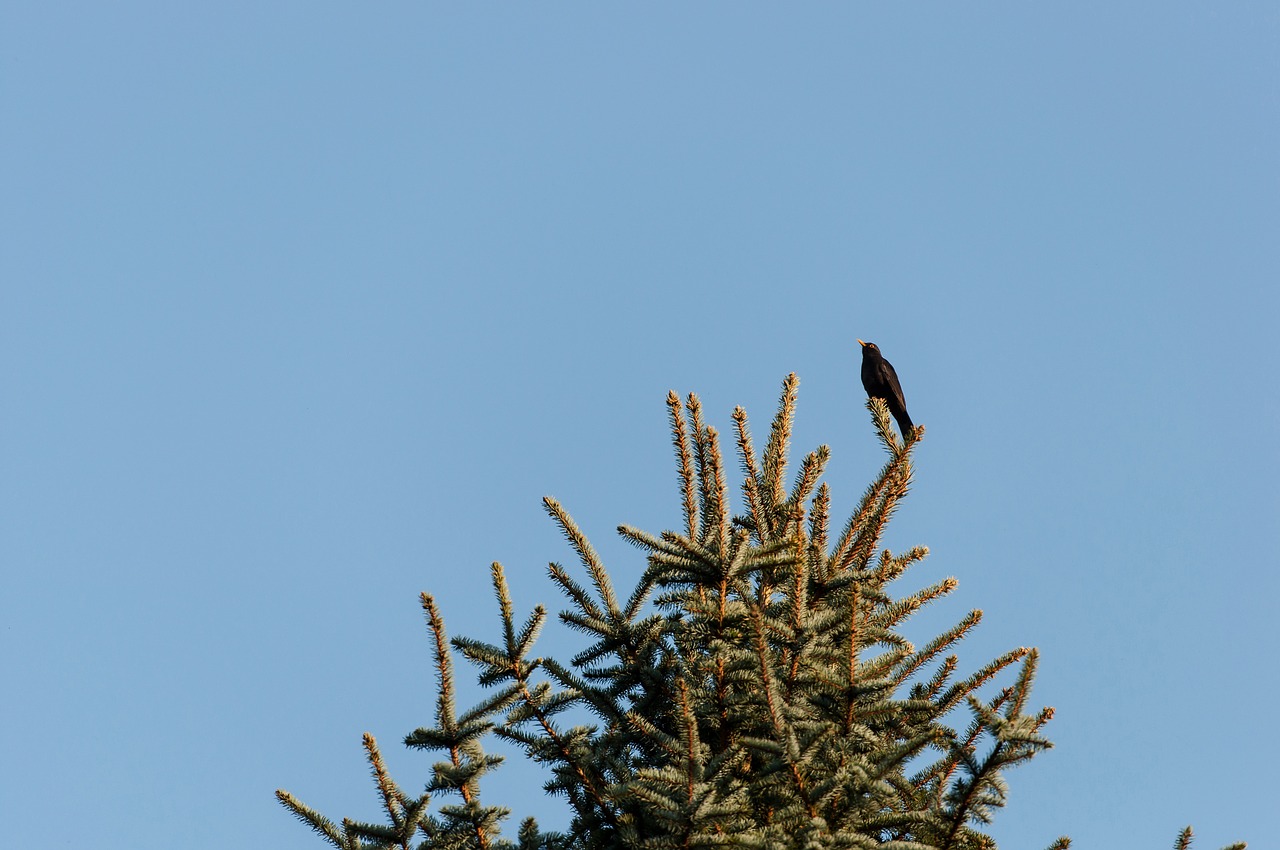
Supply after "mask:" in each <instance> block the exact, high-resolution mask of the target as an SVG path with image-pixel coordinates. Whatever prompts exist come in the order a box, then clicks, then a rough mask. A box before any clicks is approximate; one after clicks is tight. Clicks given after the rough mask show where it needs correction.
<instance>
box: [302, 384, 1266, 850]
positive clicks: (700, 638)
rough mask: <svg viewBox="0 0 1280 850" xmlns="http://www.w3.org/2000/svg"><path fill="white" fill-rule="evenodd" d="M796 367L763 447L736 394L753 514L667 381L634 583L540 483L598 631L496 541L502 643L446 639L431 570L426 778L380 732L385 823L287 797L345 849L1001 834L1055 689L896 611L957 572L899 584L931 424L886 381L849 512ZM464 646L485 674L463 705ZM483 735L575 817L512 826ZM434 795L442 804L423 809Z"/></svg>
mask: <svg viewBox="0 0 1280 850" xmlns="http://www.w3.org/2000/svg"><path fill="white" fill-rule="evenodd" d="M797 384H798V381H797V379H796V377H795V375H790V376H788V377H787V379H786V380H785V381H784V382H783V388H782V397H781V401H780V404H779V407H778V412H777V415H776V416H775V418H774V420H773V425H772V428H771V429H770V433H769V439H768V442H767V443H766V445H765V448H764V451H763V453H762V454H760V455H757V453H756V450H755V447H754V445H753V441H752V437H751V432H750V430H749V428H748V422H747V415H746V413H745V412H744V411H743V410H742V408H738V409H736V410H735V411H734V414H733V420H734V429H735V443H736V447H737V453H738V457H739V462H740V464H741V473H742V498H743V506H744V509H745V510H744V513H743V514H742V515H741V516H731V511H730V506H729V497H728V487H727V474H726V469H725V464H724V460H723V457H722V454H721V447H720V439H719V435H718V433H717V432H716V430H715V429H714V428H713V427H711V426H709V425H707V424H706V423H705V422H704V420H703V415H702V408H701V405H700V404H699V401H698V398H697V396H695V395H693V394H690V395H689V397H688V399H687V403H683V402H682V401H681V399H680V398H679V397H678V396H677V395H676V394H675V393H674V392H673V393H671V394H670V396H669V397H668V399H667V405H668V408H669V412H670V419H671V433H672V439H673V443H674V446H675V453H676V459H677V469H678V479H679V485H680V497H681V502H682V508H683V515H684V524H683V527H682V528H681V530H680V531H666V532H663V533H662V534H660V535H656V536H655V535H652V534H649V533H646V532H644V531H641V530H639V529H636V528H632V527H630V526H626V525H623V526H620V527H619V528H618V532H619V533H620V534H621V535H622V536H623V537H625V538H626V539H627V540H629V541H631V542H632V543H634V544H635V545H636V546H637V547H638V548H639V549H640V550H642V551H643V552H644V553H646V556H647V563H648V567H647V569H646V571H645V572H644V574H643V576H642V577H641V579H640V580H639V582H638V584H637V585H636V587H635V588H634V589H633V590H632V591H631V593H630V594H629V595H628V596H627V598H626V600H625V601H623V600H622V599H621V597H620V596H619V595H618V593H617V591H616V590H615V588H614V586H613V581H612V579H611V578H610V575H609V573H608V572H607V571H606V569H605V567H604V565H603V564H602V563H601V560H600V558H599V556H598V555H597V554H596V552H595V550H594V549H593V548H592V546H591V544H590V543H589V542H588V540H587V538H586V537H585V535H583V533H582V532H581V531H580V530H579V528H578V527H577V525H576V524H575V523H574V521H573V519H572V518H571V517H570V516H569V514H568V512H567V511H565V509H564V508H563V507H562V506H561V505H560V504H559V503H558V502H556V501H555V500H554V499H550V498H548V499H545V500H544V504H545V507H546V510H547V512H548V513H549V514H550V515H551V517H552V519H553V520H554V521H555V522H556V524H557V525H558V526H559V527H560V529H561V530H562V531H563V533H564V535H565V537H566V538H567V540H568V542H569V544H570V546H571V547H572V549H573V550H574V552H575V553H576V554H577V556H578V559H579V560H580V562H581V564H582V567H583V568H585V571H586V575H587V577H588V581H587V582H586V583H583V582H582V581H580V580H579V579H576V578H574V577H573V576H572V575H571V573H570V571H569V570H568V569H566V568H564V567H563V566H561V565H559V564H556V563H552V564H551V565H550V568H549V573H550V577H551V579H552V581H553V582H554V583H555V584H556V585H558V586H559V588H560V590H561V591H562V592H563V593H564V595H565V596H566V597H567V598H568V600H569V603H570V604H569V608H568V610H566V611H564V612H562V613H561V614H560V618H561V620H563V621H564V622H565V623H567V624H568V625H569V626H571V627H572V628H574V629H576V630H577V631H579V632H581V633H582V634H583V635H585V636H586V638H587V640H588V644H587V645H586V646H585V648H583V649H582V651H581V652H579V653H578V654H577V655H575V656H574V657H573V658H571V659H569V661H568V663H565V662H564V661H561V660H557V659H555V658H549V657H534V656H532V655H531V652H532V649H533V645H534V642H535V640H536V638H537V636H538V633H539V631H540V630H541V628H542V626H543V624H544V622H545V620H546V617H547V612H546V610H545V609H544V608H543V607H542V606H538V607H537V608H535V609H534V611H533V612H532V613H531V614H530V615H529V616H528V617H527V618H525V619H524V620H522V621H520V622H517V619H516V617H515V614H514V610H513V606H512V602H511V598H510V595H509V593H508V590H507V583H506V580H505V578H504V575H503V570H502V566H501V565H500V564H497V563H495V564H493V566H492V581H493V589H494V593H495V595H496V597H497V601H498V608H499V617H500V622H501V638H500V640H499V641H498V642H497V643H489V642H484V641H480V640H477V639H474V638H469V637H457V638H454V639H453V640H452V641H450V640H449V639H448V638H447V636H446V632H445V625H444V621H443V619H442V618H441V616H440V612H439V610H438V608H437V606H436V603H435V600H434V599H433V598H432V597H431V596H429V595H427V594H425V593H424V594H423V595H422V607H423V610H424V611H425V613H426V618H427V624H428V626H429V629H430V632H431V636H432V640H433V643H432V650H433V655H434V664H435V669H436V674H437V679H438V684H439V697H438V701H437V710H436V717H435V725H433V726H431V727H424V728H421V729H418V730H416V731H415V732H413V733H411V734H410V735H408V736H407V738H406V739H405V743H406V744H407V745H408V746H409V747H412V748H417V749H423V750H428V751H434V752H438V753H441V754H443V759H442V760H441V761H439V762H437V763H436V764H435V766H434V769H433V772H432V778H431V781H430V782H429V783H428V785H427V787H426V789H425V791H424V792H423V793H422V794H420V795H413V794H408V793H406V792H405V791H404V790H403V789H402V788H401V787H400V786H399V785H398V784H397V783H396V782H395V781H394V780H393V779H392V778H391V777H390V775H389V774H388V772H387V770H386V767H385V765H384V764H383V761H382V756H381V754H380V751H379V749H378V745H377V743H376V741H375V740H374V739H373V737H372V736H371V735H368V734H366V735H365V737H364V744H365V748H366V751H367V756H368V759H369V763H370V765H371V767H372V769H373V774H374V778H375V780H376V783H377V787H378V791H379V793H380V795H381V798H382V804H383V807H384V809H385V811H386V815H387V822H386V823H384V824H371V823H361V822H356V821H353V820H349V819H348V820H344V821H343V822H342V824H341V826H339V825H337V824H335V823H334V822H332V821H331V820H329V819H327V818H325V817H324V816H323V815H321V814H319V813H318V812H316V811H314V810H312V809H311V808H309V807H307V806H306V805H304V804H303V803H301V802H300V801H299V800H297V799H296V798H295V797H293V796H292V795H291V794H289V793H288V792H286V791H283V790H281V791H278V792H277V796H278V797H279V799H280V801H281V802H282V803H283V804H284V805H285V806H286V807H288V808H289V809H290V810H291V811H292V812H293V813H294V814H295V815H297V816H298V817H299V818H300V819H301V820H302V821H303V822H304V823H306V824H307V825H309V826H310V827H311V828H312V829H314V830H315V831H316V832H318V833H319V834H320V835H322V836H324V837H325V838H326V839H328V840H329V842H331V843H332V844H333V845H334V846H336V847H339V848H345V850H368V849H369V848H402V850H410V848H482V850H489V848H493V850H499V848H514V847H518V848H521V850H553V848H566V850H567V848H575V850H576V849H577V848H582V850H606V848H608V849H609V850H614V848H678V847H709V846H720V845H733V846H740V847H756V848H845V847H848V848H864V847H881V848H886V850H929V848H937V849H938V850H970V849H971V848H972V849H973V850H976V848H993V847H995V844H994V842H993V841H992V839H991V838H990V837H989V836H988V835H986V834H985V833H983V832H982V831H981V829H982V827H983V826H985V825H986V824H989V823H990V822H991V819H992V817H993V815H994V814H995V812H996V810H997V809H999V808H1000V807H1002V806H1003V805H1004V804H1005V801H1006V785H1005V774H1006V772H1007V771H1008V770H1009V769H1010V768H1012V767H1015V766H1017V765H1019V764H1022V763H1024V762H1026V761H1028V760H1030V759H1031V758H1033V757H1034V756H1036V755H1037V754H1039V753H1041V752H1043V751H1044V750H1046V749H1048V748H1049V747H1051V746H1052V744H1051V743H1050V742H1049V740H1048V739H1047V738H1045V737H1044V735H1043V734H1042V730H1043V728H1044V726H1045V724H1046V723H1048V721H1049V720H1050V718H1051V717H1052V716H1053V709H1052V708H1042V709H1039V710H1032V709H1030V708H1029V707H1028V700H1029V698H1030V692H1031V684H1032V681H1033V679H1034V677H1035V672H1036V664H1037V661H1038V654H1037V652H1036V650H1035V649H1031V648H1025V647H1023V648H1017V649H1013V650H1010V651H1009V652H1006V653H1005V654H1003V655H1001V656H1000V657H998V658H995V659H993V660H991V661H989V662H987V663H986V664H984V665H982V666H980V667H978V668H977V669H976V670H975V671H973V672H971V673H969V674H967V675H961V674H960V673H958V670H959V669H960V664H959V659H958V657H957V655H955V654H954V652H953V650H954V649H955V647H956V645H957V644H958V643H959V642H960V641H961V640H962V639H963V638H964V637H965V635H966V634H968V633H969V631H970V630H971V629H973V627H974V626H976V625H977V624H978V622H979V620H980V619H981V617H982V612H981V611H976V610H975V611H971V612H969V613H967V614H965V615H964V616H963V617H961V618H960V620H959V622H957V623H956V624H955V625H954V626H953V627H951V628H949V629H947V630H946V631H944V632H943V633H942V634H940V635H938V636H937V637H935V638H934V639H932V640H930V641H929V642H928V643H926V644H925V645H924V646H920V647H917V646H915V645H913V644H912V643H911V642H910V641H908V640H907V639H905V638H904V637H903V636H902V635H901V634H900V632H899V629H900V627H901V625H902V624H903V623H904V622H905V621H906V620H907V619H908V618H909V617H910V616H911V615H912V614H914V613H915V612H916V611H918V610H920V609H921V608H922V607H923V606H925V605H929V604H931V603H934V602H936V601H938V600H939V599H941V598H942V597H944V596H946V595H947V594H948V593H950V592H951V591H952V590H953V589H954V588H955V587H956V581H955V580H954V579H951V578H948V579H945V580H943V581H941V582H938V583H936V584H932V585H930V586H928V587H925V588H924V589H922V590H916V591H913V592H908V593H905V594H904V595H902V596H899V597H895V596H894V595H893V594H892V593H891V588H892V586H893V584H894V582H895V581H896V580H898V579H899V578H901V577H902V576H903V575H904V573H906V572H907V570H908V569H910V568H911V567H912V566H913V565H914V564H917V563H919V562H920V561H921V560H922V559H923V558H924V557H925V555H926V554H927V550H926V549H925V548H924V547H917V548H913V549H910V550H908V551H906V552H903V553H899V554H894V553H892V552H890V551H889V550H887V549H882V548H881V546H880V542H881V538H882V535H883V533H884V529H885V526H886V524H887V523H888V521H889V519H890V517H891V516H892V515H893V513H894V511H895V510H896V509H897V507H898V505H899V503H900V501H901V500H902V498H903V497H904V496H906V494H907V491H908V488H909V486H910V484H911V479H912V466H911V454H912V451H913V449H914V448H915V446H916V445H917V444H918V442H919V441H920V439H921V438H922V437H923V435H924V429H923V428H916V429H914V430H913V431H912V432H911V433H909V434H907V435H905V437H904V439H902V440H899V439H898V438H897V437H896V436H895V434H894V433H893V431H892V430H891V428H890V425H889V411H888V409H887V408H886V406H885V404H884V402H882V401H880V400H878V399H871V400H869V401H868V403H867V407H868V409H869V411H870V412H871V415H872V420H873V422H874V425H875V429H876V432H877V433H878V435H879V438H880V441H881V443H882V444H883V446H884V448H885V449H886V450H887V451H888V461H887V462H886V463H885V465H884V467H883V469H881V471H880V474H879V475H878V476H877V477H876V479H875V480H874V481H873V482H872V483H871V485H870V486H869V487H867V490H866V492H865V493H864V494H863V496H862V499H861V501H860V502H859V504H858V506H857V509H856V510H855V511H854V512H853V514H852V516H850V517H849V518H848V519H847V520H846V521H845V522H844V523H843V524H842V525H840V526H839V530H838V532H837V531H836V529H835V527H834V526H833V525H832V523H831V517H830V514H829V509H830V505H831V495H830V491H829V489H828V487H827V485H826V484H825V483H824V484H819V483H818V482H819V478H820V476H821V474H822V472H823V467H824V465H825V464H826V462H827V459H828V456H829V450H828V448H827V447H826V446H820V447H819V448H818V449H817V450H815V451H813V452H811V453H810V454H808V455H807V456H806V457H805V458H804V460H803V461H802V463H801V464H800V467H799V469H798V471H797V472H796V474H795V476H794V479H793V480H792V482H791V486H790V488H789V489H788V488H787V486H786V467H787V459H788V452H789V443H790V437H791V428H792V420H793V416H794V413H795V403H796V387H797ZM450 646H452V648H453V650H455V651H457V652H458V653H460V654H461V655H462V656H463V657H464V658H466V659H467V660H468V661H470V662H471V663H472V664H474V665H475V666H476V667H477V668H478V669H479V680H480V682H481V684H483V685H484V686H486V687H487V688H489V691H490V695H489V696H488V697H487V698H486V699H485V700H483V701H482V702H481V703H480V704H479V705H476V706H474V707H471V708H469V709H467V710H465V711H462V712H461V713H459V711H458V709H457V707H456V705H455V702H454V670H453V661H452V654H451V652H450ZM1005 671H1008V673H1006V672H1005ZM1002 674H1004V675H1002ZM1006 678H1007V679H1009V680H1011V681H1007V683H1006V684H1004V685H998V684H997V682H996V680H997V679H1006ZM571 716H572V717H577V718H578V719H583V720H586V719H591V720H592V721H593V722H590V723H577V724H574V725H570V722H569V719H570V717H571ZM966 717H967V720H966V721H965V722H964V723H962V724H957V718H958V719H961V720H964V719H965V718H966ZM490 734H493V735H497V736H499V737H500V738H504V739H507V740H509V741H513V742H515V743H516V744H518V745H519V747H520V748H521V749H522V750H523V751H524V753H525V754H526V755H527V757H528V758H530V759H532V760H533V761H535V762H537V763H539V764H541V765H544V766H545V767H546V769H547V770H548V771H549V776H550V779H549V781H548V782H547V784H546V790H547V791H548V793H550V794H553V795H557V796H562V797H563V798H565V799H566V800H567V801H568V804H569V807H570V809H571V812H572V816H573V821H572V826H571V829H570V831H569V832H568V833H556V832H543V831H542V830H540V829H539V828H538V825H537V823H536V822H535V821H534V820H533V819H532V818H527V819H525V820H524V821H523V823H522V824H521V826H520V828H519V831H518V833H517V835H516V838H515V840H514V842H513V841H510V840H507V839H505V838H503V837H502V836H501V834H500V831H499V827H500V825H501V823H502V822H503V820H504V819H505V818H506V817H507V816H508V815H509V811H508V810H507V809H505V808H502V807H498V806H490V805H486V804H484V803H482V802H481V794H480V783H481V779H482V778H483V777H484V776H485V775H486V774H487V773H489V771H491V770H492V769H494V768H495V767H496V766H497V765H498V764H499V763H500V762H501V760H502V759H501V758H500V757H498V756H494V755H491V754H487V753H486V752H485V751H484V749H483V746H482V742H483V740H484V739H485V737H486V736H488V735H490ZM436 796H440V797H442V798H443V799H444V800H445V801H446V804H444V805H440V806H438V807H437V808H436V809H435V810H434V811H432V810H431V808H430V804H431V801H432V800H433V799H434V798H435V797H436ZM1179 840H1180V841H1182V842H1184V844H1183V845H1180V846H1185V842H1189V840H1190V832H1189V830H1188V831H1187V832H1186V833H1185V834H1184V835H1183V836H1181V837H1180V839H1179ZM1069 844H1070V841H1069V839H1067V838H1059V839H1057V841H1055V842H1054V843H1053V844H1052V845H1050V846H1051V847H1052V848H1066V847H1068V846H1069ZM1238 846H1241V847H1243V845H1238Z"/></svg>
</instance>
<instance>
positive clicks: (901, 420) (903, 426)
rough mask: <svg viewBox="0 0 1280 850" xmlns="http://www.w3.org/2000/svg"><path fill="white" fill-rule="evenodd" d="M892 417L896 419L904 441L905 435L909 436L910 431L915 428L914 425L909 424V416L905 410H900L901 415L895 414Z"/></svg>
mask: <svg viewBox="0 0 1280 850" xmlns="http://www.w3.org/2000/svg"><path fill="white" fill-rule="evenodd" d="M893 418H894V419H896V420H898V430H899V431H901V432H902V440H903V442H906V440H907V437H909V436H911V432H912V431H913V430H915V427H916V426H914V425H912V424H911V417H910V416H908V415H907V412H906V411H905V410H904V411H902V415H901V416H895V417H893Z"/></svg>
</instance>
